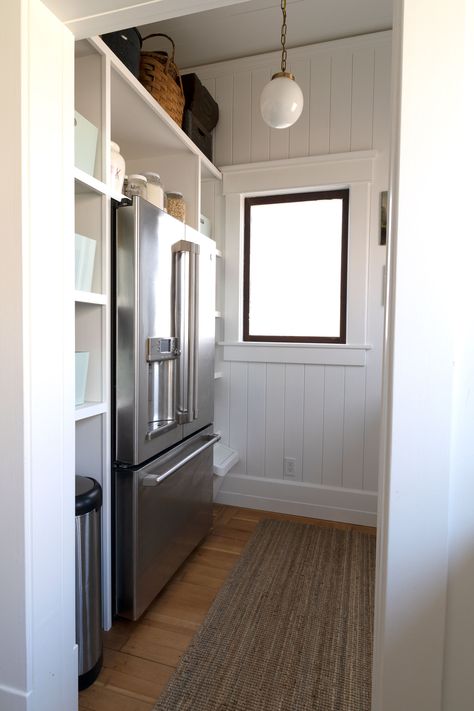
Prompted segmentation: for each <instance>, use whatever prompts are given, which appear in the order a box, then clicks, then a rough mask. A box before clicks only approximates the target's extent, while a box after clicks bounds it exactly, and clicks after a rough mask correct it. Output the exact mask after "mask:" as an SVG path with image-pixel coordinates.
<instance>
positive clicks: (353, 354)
mask: <svg viewBox="0 0 474 711" xmlns="http://www.w3.org/2000/svg"><path fill="white" fill-rule="evenodd" d="M219 345H220V346H223V347H224V355H223V358H224V360H227V361H237V362H245V363H299V364H303V363H304V364H307V365H354V366H365V365H366V351H368V350H371V346H369V345H362V346H354V345H348V346H346V345H345V344H344V345H339V344H335V345H333V346H329V345H328V344H321V347H320V348H319V347H318V346H315V345H312V346H309V345H308V344H300V343H298V344H296V345H294V344H277V343H243V342H242V343H239V342H237V343H219ZM336 346H338V347H336Z"/></svg>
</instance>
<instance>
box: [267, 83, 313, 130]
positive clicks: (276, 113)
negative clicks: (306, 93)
mask: <svg viewBox="0 0 474 711" xmlns="http://www.w3.org/2000/svg"><path fill="white" fill-rule="evenodd" d="M303 104H304V99H303V92H302V91H301V89H300V87H299V86H298V84H297V83H296V82H295V80H294V79H292V78H291V77H289V76H275V77H273V78H272V80H271V81H269V82H268V84H267V85H266V86H264V88H263V91H262V94H261V96H260V110H261V112H262V117H263V120H264V121H265V123H267V124H268V125H269V126H270V127H271V128H288V126H292V125H293V124H294V123H295V121H297V120H298V119H299V117H300V116H301V112H302V111H303Z"/></svg>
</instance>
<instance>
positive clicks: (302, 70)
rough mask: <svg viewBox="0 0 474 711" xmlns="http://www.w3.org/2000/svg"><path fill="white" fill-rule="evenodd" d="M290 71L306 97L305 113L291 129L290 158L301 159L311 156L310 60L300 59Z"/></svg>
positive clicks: (292, 65) (293, 64)
mask: <svg viewBox="0 0 474 711" xmlns="http://www.w3.org/2000/svg"><path fill="white" fill-rule="evenodd" d="M290 71H291V72H292V73H293V74H294V75H295V78H296V81H297V82H298V84H299V86H300V88H301V91H302V92H303V97H304V104H303V113H302V114H301V116H300V117H299V119H298V121H297V122H296V123H295V124H294V126H291V128H290V129H289V131H290V148H289V150H290V158H299V157H301V156H307V155H309V115H310V114H309V112H310V107H311V102H310V100H309V96H310V90H309V87H310V60H309V59H298V60H296V61H295V62H292V64H291V69H290Z"/></svg>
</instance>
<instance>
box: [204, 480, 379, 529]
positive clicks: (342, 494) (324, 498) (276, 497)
mask: <svg viewBox="0 0 474 711" xmlns="http://www.w3.org/2000/svg"><path fill="white" fill-rule="evenodd" d="M216 501H217V503H220V504H228V505H230V506H241V507H243V508H249V509H261V510H263V511H276V512H277V513H287V514H294V515H296V516H308V517H309V518H321V519H326V520H328V521H340V522H343V523H355V524H361V525H364V526H376V525H377V493H376V492H374V491H357V490H353V489H337V488H334V487H328V486H320V485H319V486H318V485H316V484H307V483H304V482H294V481H282V480H279V479H261V478H259V477H252V476H246V475H243V474H228V475H227V476H226V477H225V478H224V482H223V484H222V487H221V489H220V490H219V492H218V494H217V497H216Z"/></svg>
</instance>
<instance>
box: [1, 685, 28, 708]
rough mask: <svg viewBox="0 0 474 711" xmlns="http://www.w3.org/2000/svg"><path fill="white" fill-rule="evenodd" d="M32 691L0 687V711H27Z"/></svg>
mask: <svg viewBox="0 0 474 711" xmlns="http://www.w3.org/2000/svg"><path fill="white" fill-rule="evenodd" d="M30 697H31V691H29V692H26V691H22V690H21V689H14V688H12V687H11V686H3V685H0V709H5V711H7V709H8V711H26V710H27V708H28V705H29V704H28V699H29V698H30Z"/></svg>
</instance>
